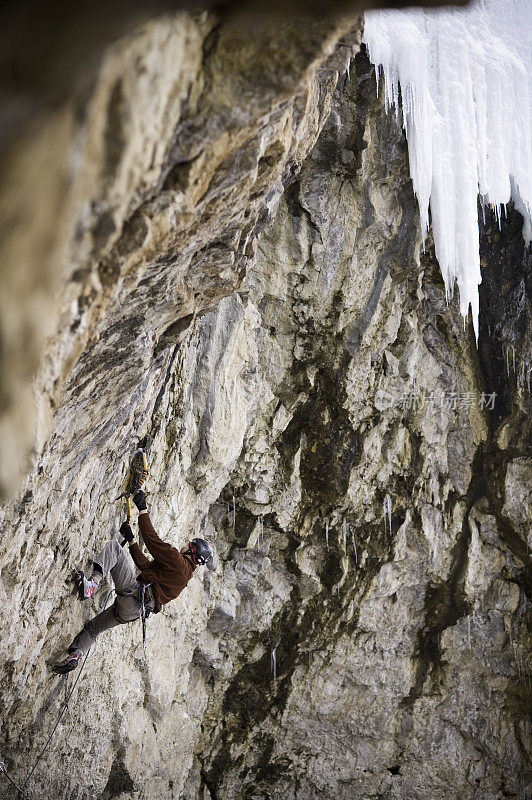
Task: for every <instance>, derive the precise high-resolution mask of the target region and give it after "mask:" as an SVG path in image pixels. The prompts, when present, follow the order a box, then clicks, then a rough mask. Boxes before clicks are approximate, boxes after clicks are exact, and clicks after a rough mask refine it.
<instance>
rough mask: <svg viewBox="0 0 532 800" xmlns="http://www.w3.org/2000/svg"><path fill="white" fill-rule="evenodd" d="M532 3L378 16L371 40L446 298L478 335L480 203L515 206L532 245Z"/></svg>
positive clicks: (370, 19)
mask: <svg viewBox="0 0 532 800" xmlns="http://www.w3.org/2000/svg"><path fill="white" fill-rule="evenodd" d="M531 34H532V3H531V2H530V0H475V2H473V3H472V4H471V5H470V6H468V7H467V8H453V9H449V8H447V9H439V10H428V9H409V10H408V11H370V12H367V13H366V15H365V32H364V41H365V43H366V45H367V48H368V52H369V58H370V60H371V61H372V63H373V64H375V66H376V73H377V83H378V81H379V77H380V73H381V70H382V73H383V74H384V87H385V102H386V107H387V109H390V108H392V107H394V108H395V109H396V112H397V113H398V114H399V113H401V114H402V120H403V125H404V127H405V130H406V135H407V140H408V152H409V160H410V174H411V177H412V183H413V187H414V191H415V193H416V196H417V199H418V202H419V209H420V214H421V225H422V230H423V234H425V232H426V231H427V230H428V226H429V203H430V214H431V222H432V230H433V235H434V243H435V248H436V257H437V259H438V262H439V264H440V268H441V271H442V274H443V278H444V281H445V287H446V290H447V293H448V294H450V293H452V291H453V289H454V284H455V281H456V283H457V285H458V288H459V291H460V307H461V311H462V314H463V315H464V316H466V315H467V313H468V309H469V305H470V304H471V309H472V315H473V324H474V326H475V331H476V332H477V331H478V284H479V283H480V280H481V275H480V256H479V236H478V216H477V198H478V196H479V195H480V198H481V201H482V203H484V204H488V203H489V204H490V205H491V206H492V207H493V208H494V209H495V210H496V213H498V214H500V213H501V211H502V209H503V208H504V207H505V205H506V204H507V203H508V201H509V200H510V199H512V200H513V201H514V203H515V206H516V208H517V209H518V210H519V211H520V212H521V214H522V215H523V217H524V220H525V223H524V228H523V235H524V236H525V239H527V240H528V241H530V239H531V238H532V225H531V208H532V87H531V85H530V76H531V75H532V46H531Z"/></svg>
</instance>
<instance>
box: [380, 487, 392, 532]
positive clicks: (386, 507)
mask: <svg viewBox="0 0 532 800" xmlns="http://www.w3.org/2000/svg"><path fill="white" fill-rule="evenodd" d="M382 510H383V513H384V535H386V533H387V532H388V533H389V534H391V532H392V498H391V497H390V495H389V494H387V495H386V496H385V497H384V503H383V504H382ZM386 522H388V530H386Z"/></svg>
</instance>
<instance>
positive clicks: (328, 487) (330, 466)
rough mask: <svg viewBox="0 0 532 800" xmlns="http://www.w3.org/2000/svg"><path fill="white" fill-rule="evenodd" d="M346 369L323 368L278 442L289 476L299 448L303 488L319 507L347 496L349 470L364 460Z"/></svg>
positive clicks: (343, 367) (309, 500)
mask: <svg viewBox="0 0 532 800" xmlns="http://www.w3.org/2000/svg"><path fill="white" fill-rule="evenodd" d="M346 367H347V362H346V361H345V360H344V363H343V364H342V366H341V367H340V368H339V369H338V370H337V371H336V372H334V371H333V370H332V369H331V368H330V367H328V366H323V367H322V368H321V370H320V371H319V372H318V374H317V375H316V378H315V381H314V386H313V387H312V389H311V390H310V396H309V399H308V400H307V401H306V402H305V403H304V404H303V405H302V406H301V407H300V408H299V409H298V410H297V411H296V413H295V414H294V416H293V418H292V420H291V421H290V424H289V425H288V427H287V428H286V430H285V431H284V432H283V433H282V434H281V436H280V437H279V438H278V440H277V447H278V449H279V452H280V453H281V455H282V457H283V462H284V465H285V471H286V474H287V475H289V474H290V473H291V471H292V469H293V460H294V457H295V455H296V453H297V451H298V449H299V448H301V461H300V475H301V482H302V486H303V490H304V492H305V494H306V496H307V498H308V502H309V503H311V504H314V505H318V506H320V505H322V504H323V503H327V502H330V501H332V500H333V498H338V497H342V496H343V495H344V494H345V492H346V491H347V486H348V483H349V476H350V474H351V469H352V467H353V466H354V465H355V464H356V462H357V460H358V458H359V457H360V441H359V438H358V436H357V433H356V431H354V430H353V426H352V425H351V421H350V419H349V414H348V412H347V409H346V407H345V405H344V402H345V400H346V397H345V388H344V385H343V381H342V378H343V376H344V374H345V370H346Z"/></svg>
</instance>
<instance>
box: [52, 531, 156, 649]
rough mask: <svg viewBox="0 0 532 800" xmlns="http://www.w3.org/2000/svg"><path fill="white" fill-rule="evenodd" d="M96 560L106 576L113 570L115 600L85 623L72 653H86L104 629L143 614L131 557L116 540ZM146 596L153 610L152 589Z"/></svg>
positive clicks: (138, 584) (109, 543)
mask: <svg viewBox="0 0 532 800" xmlns="http://www.w3.org/2000/svg"><path fill="white" fill-rule="evenodd" d="M94 563H95V564H97V565H98V566H99V567H100V569H101V572H102V573H103V576H104V577H105V576H106V575H107V574H108V573H109V572H110V573H111V577H112V579H113V582H114V585H115V590H116V600H115V601H114V603H113V605H112V606H110V607H109V608H106V609H105V611H102V612H101V614H98V615H97V616H96V617H93V618H92V619H90V620H89V621H88V622H86V623H85V625H84V627H83V629H82V630H81V631H80V632H79V633H78V635H77V636H76V638H75V639H74V641H73V642H72V644H71V645H70V647H69V648H68V649H69V652H72V651H73V650H81V652H82V653H86V652H87V650H89V649H90V648H91V647H92V646H93V644H94V642H95V641H96V637H97V636H98V635H99V634H100V633H102V631H107V630H109V628H114V627H115V626H116V625H121V624H124V623H126V622H133V620H135V619H138V618H139V617H140V614H141V608H142V602H141V585H140V583H138V581H137V579H136V574H135V572H134V570H133V566H132V564H131V562H130V560H129V558H128V557H127V556H126V554H125V553H124V551H123V549H122V548H121V547H120V545H119V543H118V542H117V541H116V539H113V541H111V542H108V543H107V544H106V545H105V547H104V548H103V550H102V551H101V552H100V553H98V555H97V556H96V557H95V559H94ZM144 599H145V606H146V610H147V611H153V609H154V608H155V602H154V600H153V595H152V592H151V589H146V594H145V598H144Z"/></svg>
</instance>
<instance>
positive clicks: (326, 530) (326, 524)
mask: <svg viewBox="0 0 532 800" xmlns="http://www.w3.org/2000/svg"><path fill="white" fill-rule="evenodd" d="M325 544H326V545H327V550H328V549H329V520H328V519H326V520H325Z"/></svg>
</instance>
